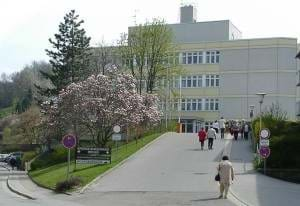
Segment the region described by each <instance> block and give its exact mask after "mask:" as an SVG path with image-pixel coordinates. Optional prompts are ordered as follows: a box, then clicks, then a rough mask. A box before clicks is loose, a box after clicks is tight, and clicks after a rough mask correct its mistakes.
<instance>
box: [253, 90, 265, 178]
mask: <svg viewBox="0 0 300 206" xmlns="http://www.w3.org/2000/svg"><path fill="white" fill-rule="evenodd" d="M256 95H257V96H258V97H259V134H260V131H261V127H262V125H261V124H262V123H261V116H262V113H261V106H262V104H263V102H264V97H265V95H266V93H263V92H260V93H256ZM259 139H260V137H259ZM266 168H267V161H266V158H264V174H266Z"/></svg>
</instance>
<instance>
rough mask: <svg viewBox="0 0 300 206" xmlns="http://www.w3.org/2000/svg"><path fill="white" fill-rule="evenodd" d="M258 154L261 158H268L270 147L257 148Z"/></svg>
mask: <svg viewBox="0 0 300 206" xmlns="http://www.w3.org/2000/svg"><path fill="white" fill-rule="evenodd" d="M259 154H260V156H261V157H262V158H268V157H269V156H270V154H271V150H270V147H263V146H261V147H260V148H259Z"/></svg>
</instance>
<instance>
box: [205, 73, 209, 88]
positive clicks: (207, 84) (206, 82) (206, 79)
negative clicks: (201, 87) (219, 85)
mask: <svg viewBox="0 0 300 206" xmlns="http://www.w3.org/2000/svg"><path fill="white" fill-rule="evenodd" d="M209 83H210V75H206V78H205V86H206V87H209V86H210V84H209Z"/></svg>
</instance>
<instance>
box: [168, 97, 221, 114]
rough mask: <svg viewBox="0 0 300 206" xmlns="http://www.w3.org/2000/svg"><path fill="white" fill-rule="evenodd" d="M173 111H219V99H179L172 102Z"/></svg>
mask: <svg viewBox="0 0 300 206" xmlns="http://www.w3.org/2000/svg"><path fill="white" fill-rule="evenodd" d="M172 109H173V110H174V111H180V110H181V111H219V99H214V98H199V99H181V106H180V101H179V100H175V101H173V102H172Z"/></svg>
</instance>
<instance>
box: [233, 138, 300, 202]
mask: <svg viewBox="0 0 300 206" xmlns="http://www.w3.org/2000/svg"><path fill="white" fill-rule="evenodd" d="M230 156H231V161H232V162H233V164H234V167H235V171H236V181H235V182H234V184H233V185H232V187H231V190H232V193H233V194H234V195H235V196H237V197H238V198H239V199H241V200H242V201H244V202H245V203H247V205H253V206H283V205H288V206H299V205H300V184H293V183H289V182H286V181H281V180H278V179H275V178H271V177H268V176H265V175H263V174H260V173H257V172H255V171H253V168H252V160H253V153H252V150H251V147H250V142H248V141H232V146H231V155H230Z"/></svg>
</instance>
